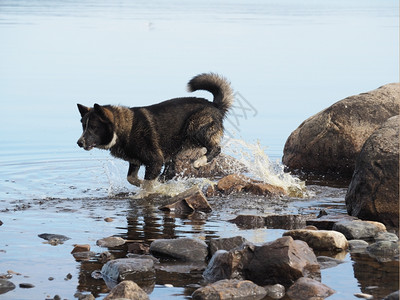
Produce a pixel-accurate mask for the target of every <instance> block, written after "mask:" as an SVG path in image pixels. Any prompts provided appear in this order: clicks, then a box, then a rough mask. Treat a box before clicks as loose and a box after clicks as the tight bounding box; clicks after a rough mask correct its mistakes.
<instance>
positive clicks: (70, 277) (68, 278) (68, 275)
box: [64, 273, 72, 280]
mask: <svg viewBox="0 0 400 300" xmlns="http://www.w3.org/2000/svg"><path fill="white" fill-rule="evenodd" d="M71 279H72V274H71V273H68V274H67V275H66V276H65V278H64V280H71Z"/></svg>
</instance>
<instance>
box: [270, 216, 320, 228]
mask: <svg viewBox="0 0 400 300" xmlns="http://www.w3.org/2000/svg"><path fill="white" fill-rule="evenodd" d="M314 217H315V215H268V216H265V217H264V221H265V226H267V228H275V229H298V228H302V227H304V226H306V221H307V220H309V219H311V218H314Z"/></svg>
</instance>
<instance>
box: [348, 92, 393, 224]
mask: <svg viewBox="0 0 400 300" xmlns="http://www.w3.org/2000/svg"><path fill="white" fill-rule="evenodd" d="M399 95H400V94H399ZM399 128H400V116H396V117H392V118H390V119H389V120H387V121H386V122H385V123H384V124H383V125H382V126H381V127H380V128H379V129H377V130H376V131H375V132H374V133H372V134H371V136H370V137H369V138H368V140H367V141H366V142H365V144H364V146H363V148H362V150H361V153H360V155H359V156H358V158H357V161H356V166H355V171H354V174H353V178H352V180H351V182H350V185H349V188H348V191H347V194H346V207H347V212H348V213H349V215H352V216H356V217H358V218H360V219H365V220H375V221H380V222H382V223H384V224H385V225H388V226H393V227H397V228H398V226H399V167H398V166H399Z"/></svg>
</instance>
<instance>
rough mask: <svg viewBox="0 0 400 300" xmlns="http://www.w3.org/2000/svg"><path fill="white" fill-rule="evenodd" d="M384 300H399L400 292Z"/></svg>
mask: <svg viewBox="0 0 400 300" xmlns="http://www.w3.org/2000/svg"><path fill="white" fill-rule="evenodd" d="M383 300H399V291H395V292H393V293H391V294H390V295H387V296H386V297H385V298H383Z"/></svg>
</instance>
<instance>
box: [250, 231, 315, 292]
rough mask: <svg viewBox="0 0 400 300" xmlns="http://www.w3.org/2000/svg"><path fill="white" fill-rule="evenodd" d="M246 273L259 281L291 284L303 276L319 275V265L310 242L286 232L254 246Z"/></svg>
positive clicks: (256, 281)
mask: <svg viewBox="0 0 400 300" xmlns="http://www.w3.org/2000/svg"><path fill="white" fill-rule="evenodd" d="M244 274H245V276H246V277H245V278H246V279H249V280H252V281H253V282H255V283H257V284H259V285H267V284H275V283H281V284H288V283H292V282H293V281H295V280H297V279H298V278H300V277H312V278H319V277H320V267H319V264H318V261H317V258H316V256H315V254H314V252H313V251H312V249H311V248H310V247H309V246H308V245H307V243H305V242H303V241H299V240H293V238H292V237H290V236H285V237H282V238H279V239H277V240H275V241H273V242H270V243H266V244H264V245H261V246H258V247H255V248H254V256H253V258H252V259H251V261H250V262H249V263H248V264H246V265H244Z"/></svg>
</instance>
